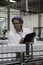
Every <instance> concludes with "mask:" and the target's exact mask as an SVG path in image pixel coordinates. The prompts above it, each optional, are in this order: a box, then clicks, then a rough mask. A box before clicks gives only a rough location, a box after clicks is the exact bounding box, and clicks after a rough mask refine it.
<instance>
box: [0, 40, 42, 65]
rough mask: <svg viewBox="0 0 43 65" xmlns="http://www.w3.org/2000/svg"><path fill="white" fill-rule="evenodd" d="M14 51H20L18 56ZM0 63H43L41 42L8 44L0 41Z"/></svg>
mask: <svg viewBox="0 0 43 65" xmlns="http://www.w3.org/2000/svg"><path fill="white" fill-rule="evenodd" d="M4 41H5V40H4ZM6 42H7V41H6ZM15 53H16V54H18V53H20V57H16V56H15ZM0 65H43V44H40V43H39V42H38V44H33V42H31V43H29V44H27V43H26V44H20V45H18V46H10V45H7V44H5V42H4V43H2V41H0Z"/></svg>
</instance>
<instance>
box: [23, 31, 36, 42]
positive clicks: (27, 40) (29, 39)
mask: <svg viewBox="0 0 43 65" xmlns="http://www.w3.org/2000/svg"><path fill="white" fill-rule="evenodd" d="M35 35H36V33H35V32H33V33H30V34H27V35H26V36H25V38H24V41H23V43H29V42H32V39H33V38H34V37H35Z"/></svg>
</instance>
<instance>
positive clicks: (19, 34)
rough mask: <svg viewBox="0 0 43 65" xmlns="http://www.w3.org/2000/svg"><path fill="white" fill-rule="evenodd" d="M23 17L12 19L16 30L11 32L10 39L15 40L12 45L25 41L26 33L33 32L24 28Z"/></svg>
mask: <svg viewBox="0 0 43 65" xmlns="http://www.w3.org/2000/svg"><path fill="white" fill-rule="evenodd" d="M23 23H24V22H23V19H22V18H21V17H14V18H13V19H12V24H13V26H14V31H11V32H10V34H9V41H10V42H14V44H13V43H12V44H11V45H19V44H20V43H22V42H23V40H24V37H25V35H26V34H29V33H31V31H30V29H28V28H23Z"/></svg>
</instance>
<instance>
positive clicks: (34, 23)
mask: <svg viewBox="0 0 43 65" xmlns="http://www.w3.org/2000/svg"><path fill="white" fill-rule="evenodd" d="M0 16H1V17H5V18H6V23H5V24H6V27H7V11H6V10H4V11H1V14H0ZM14 16H20V11H18V10H13V9H11V10H10V29H11V30H12V28H13V26H12V22H11V19H12V18H13V17H14ZM22 18H23V20H24V25H23V26H24V27H28V28H30V29H31V30H32V31H33V28H34V27H38V15H37V14H32V15H30V14H28V15H25V16H24V15H22ZM3 23H4V22H3ZM42 23H43V17H42ZM3 26H4V25H3ZM42 26H43V24H42Z"/></svg>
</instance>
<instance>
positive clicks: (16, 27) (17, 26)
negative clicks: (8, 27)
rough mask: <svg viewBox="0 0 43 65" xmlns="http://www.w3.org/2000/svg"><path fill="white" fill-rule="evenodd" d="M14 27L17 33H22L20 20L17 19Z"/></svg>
mask: <svg viewBox="0 0 43 65" xmlns="http://www.w3.org/2000/svg"><path fill="white" fill-rule="evenodd" d="M13 26H14V28H15V29H16V30H17V31H20V30H21V26H22V24H21V23H20V22H19V20H16V19H15V20H14V21H13Z"/></svg>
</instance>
